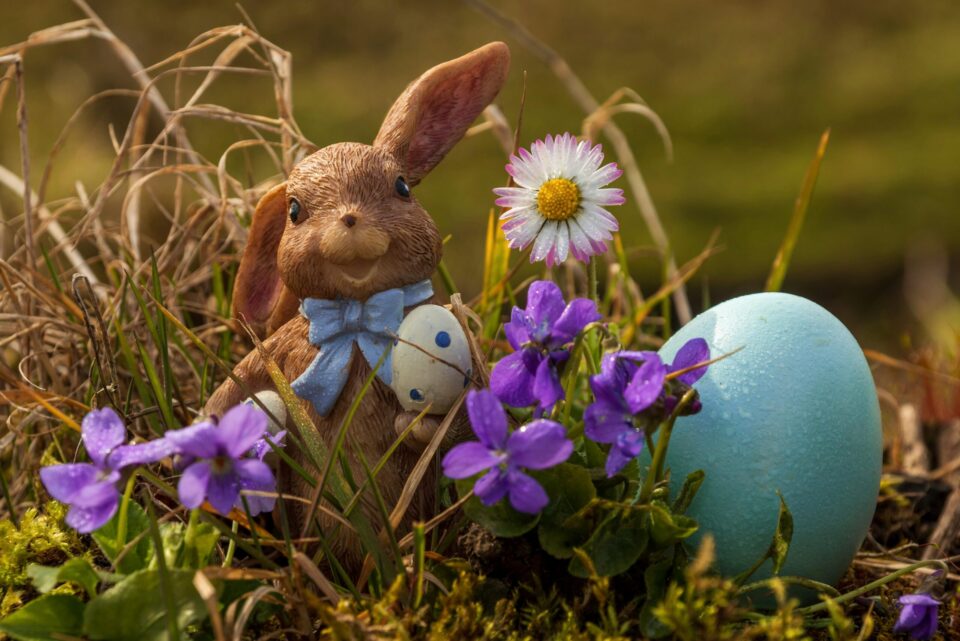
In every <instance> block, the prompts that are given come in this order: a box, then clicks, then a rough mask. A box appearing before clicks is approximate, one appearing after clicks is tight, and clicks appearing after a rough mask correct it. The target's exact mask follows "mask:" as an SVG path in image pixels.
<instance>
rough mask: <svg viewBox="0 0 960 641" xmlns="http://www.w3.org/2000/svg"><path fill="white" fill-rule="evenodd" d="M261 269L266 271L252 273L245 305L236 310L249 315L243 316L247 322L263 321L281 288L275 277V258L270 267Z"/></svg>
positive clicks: (280, 283) (268, 315) (260, 322)
mask: <svg viewBox="0 0 960 641" xmlns="http://www.w3.org/2000/svg"><path fill="white" fill-rule="evenodd" d="M257 271H260V270H257ZM263 271H264V272H266V273H259V274H257V273H255V274H253V281H252V282H251V284H250V287H249V290H248V292H247V299H246V305H245V306H244V307H243V308H241V309H238V310H237V311H238V312H239V313H241V314H243V315H244V316H245V317H246V316H247V315H249V316H251V318H244V320H245V321H246V322H247V323H251V324H262V323H265V322H266V321H267V319H268V318H269V317H270V314H271V313H272V312H273V308H274V307H275V306H276V304H277V300H278V299H279V297H280V292H281V291H282V289H283V283H282V282H281V281H280V279H279V278H277V267H276V260H274V261H273V265H272V266H271V267H269V268H267V269H266V270H263Z"/></svg>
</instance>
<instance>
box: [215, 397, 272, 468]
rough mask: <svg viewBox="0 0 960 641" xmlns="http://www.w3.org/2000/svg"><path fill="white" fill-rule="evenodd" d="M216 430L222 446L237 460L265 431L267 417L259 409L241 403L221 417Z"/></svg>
mask: <svg viewBox="0 0 960 641" xmlns="http://www.w3.org/2000/svg"><path fill="white" fill-rule="evenodd" d="M217 429H218V430H219V432H218V433H217V437H218V438H219V440H220V443H221V444H222V446H223V447H224V448H225V449H226V451H227V452H228V453H229V454H230V456H232V457H233V458H239V457H241V456H243V455H244V454H246V453H247V450H249V449H250V448H252V447H253V445H254V443H256V442H257V441H258V440H259V439H260V437H262V436H263V433H264V432H266V431H267V415H266V414H265V413H264V411H263V410H262V409H260V408H259V407H255V406H253V405H249V404H247V403H241V404H240V405H235V406H233V407H231V408H230V409H229V410H228V411H227V413H226V414H224V415H223V418H221V419H220V423H219V425H217Z"/></svg>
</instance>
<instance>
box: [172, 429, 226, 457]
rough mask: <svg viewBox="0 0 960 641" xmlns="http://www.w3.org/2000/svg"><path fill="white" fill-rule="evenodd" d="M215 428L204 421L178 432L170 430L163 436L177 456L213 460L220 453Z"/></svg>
mask: <svg viewBox="0 0 960 641" xmlns="http://www.w3.org/2000/svg"><path fill="white" fill-rule="evenodd" d="M217 429H218V428H217V426H216V425H214V424H213V423H208V422H206V421H204V422H203V423H197V424H196V425H191V426H190V427H184V428H183V429H179V430H170V431H168V432H167V433H166V434H164V435H163V438H165V439H167V440H168V441H169V442H170V443H172V444H173V446H174V448H175V449H176V451H177V453H178V454H186V455H188V456H193V457H195V458H213V457H214V456H217V455H218V454H221V452H220V444H219V443H220V442H219V441H218V439H217V436H216V431H217Z"/></svg>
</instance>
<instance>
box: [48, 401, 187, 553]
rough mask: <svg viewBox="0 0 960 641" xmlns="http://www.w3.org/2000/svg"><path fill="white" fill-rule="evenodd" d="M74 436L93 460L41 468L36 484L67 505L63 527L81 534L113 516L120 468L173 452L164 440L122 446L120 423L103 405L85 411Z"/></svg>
mask: <svg viewBox="0 0 960 641" xmlns="http://www.w3.org/2000/svg"><path fill="white" fill-rule="evenodd" d="M80 433H81V439H82V440H83V445H84V447H85V448H86V450H87V454H88V455H89V456H90V460H91V461H93V462H92V463H65V464H63V465H51V466H48V467H44V468H42V469H41V470H40V480H41V481H43V485H44V486H45V487H46V488H47V492H49V493H50V496H52V497H53V498H54V499H56V500H57V501H60V502H61V503H65V504H67V505H69V506H70V510H69V511H68V512H67V518H66V521H67V525H69V526H70V527H72V528H73V529H75V530H76V531H77V532H80V533H82V534H86V533H88V532H93V531H94V530H98V529H100V528H101V527H102V526H103V525H104V524H105V523H106V522H107V521H109V520H110V519H111V518H113V515H114V514H115V513H116V511H117V506H118V505H119V503H120V492H119V490H118V489H117V482H118V481H119V480H120V470H121V469H122V468H124V467H129V466H131V465H144V464H147V463H153V462H155V461H159V460H160V459H162V458H165V457H167V456H170V455H171V454H172V453H173V448H172V447H171V445H170V444H169V443H168V442H166V441H165V440H164V439H157V440H155V441H150V442H148V443H141V444H138V445H124V442H125V441H126V440H127V436H126V430H125V429H124V427H123V421H122V420H121V419H120V417H119V416H118V415H117V413H116V412H115V411H113V410H112V409H110V408H109V407H105V408H103V409H99V410H93V411H91V412H89V413H87V415H86V416H84V417H83V421H82V422H81V424H80Z"/></svg>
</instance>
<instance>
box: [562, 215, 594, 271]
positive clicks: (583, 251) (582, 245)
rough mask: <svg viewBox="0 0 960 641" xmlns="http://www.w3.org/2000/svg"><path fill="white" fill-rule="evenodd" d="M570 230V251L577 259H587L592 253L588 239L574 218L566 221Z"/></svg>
mask: <svg viewBox="0 0 960 641" xmlns="http://www.w3.org/2000/svg"><path fill="white" fill-rule="evenodd" d="M567 227H568V228H569V230H570V253H571V254H572V255H573V257H574V258H576V259H577V260H579V261H584V262H585V261H587V260H589V259H590V256H591V255H592V254H593V252H592V251H591V248H590V239H589V238H587V235H586V234H584V233H583V230H582V229H581V228H580V225H579V223H577V220H576V219H575V218H571V219H570V220H568V221H567Z"/></svg>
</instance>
